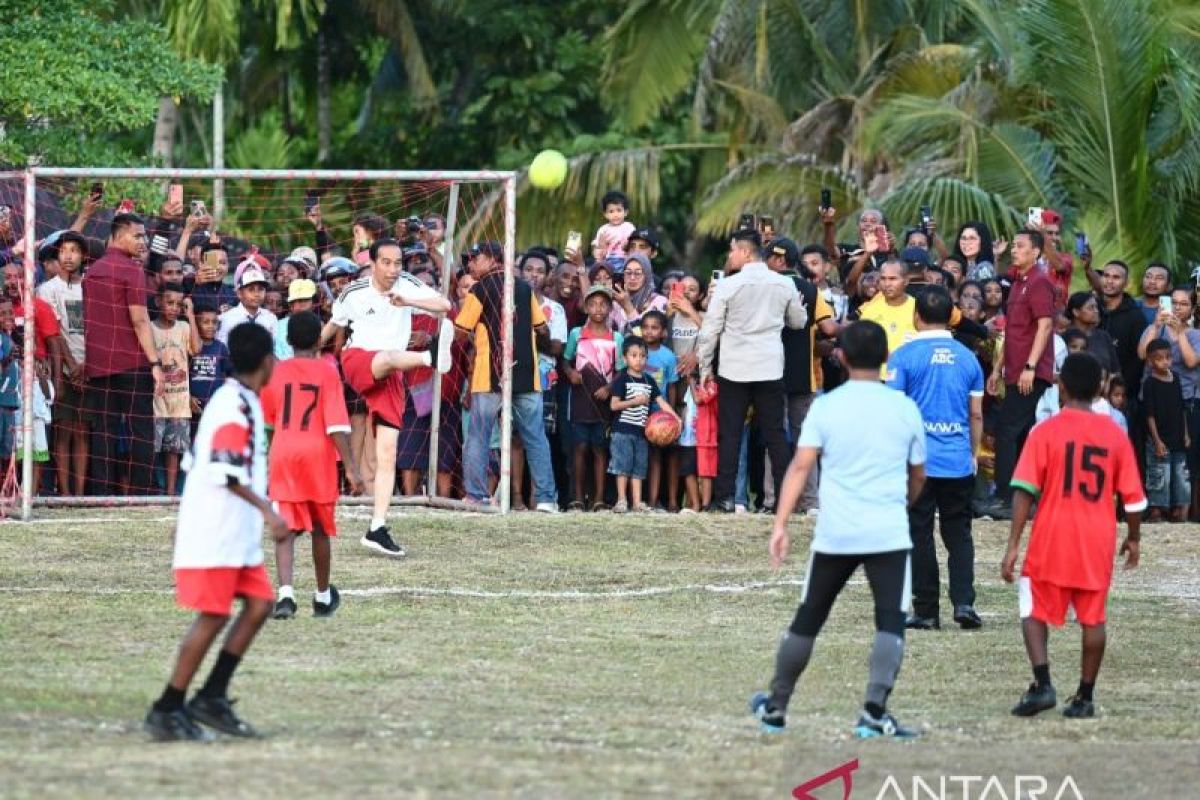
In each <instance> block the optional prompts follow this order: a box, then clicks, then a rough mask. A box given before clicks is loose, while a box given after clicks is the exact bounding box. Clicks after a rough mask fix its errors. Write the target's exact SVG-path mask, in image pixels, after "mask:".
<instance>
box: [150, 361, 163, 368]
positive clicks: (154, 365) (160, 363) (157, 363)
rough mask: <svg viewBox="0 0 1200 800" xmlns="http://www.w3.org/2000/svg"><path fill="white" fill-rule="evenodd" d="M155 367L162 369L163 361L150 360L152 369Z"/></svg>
mask: <svg viewBox="0 0 1200 800" xmlns="http://www.w3.org/2000/svg"><path fill="white" fill-rule="evenodd" d="M155 367H158V368H160V369H161V368H162V362H161V361H151V362H150V369H154V368H155Z"/></svg>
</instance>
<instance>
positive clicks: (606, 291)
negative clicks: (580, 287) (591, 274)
mask: <svg viewBox="0 0 1200 800" xmlns="http://www.w3.org/2000/svg"><path fill="white" fill-rule="evenodd" d="M594 294H602V295H604V296H605V297H607V298H608V299H609V300H612V297H613V293H612V289H610V288H608V287H607V286H605V285H604V284H603V283H593V284H592V285H591V288H589V289H588V290H587V291H586V292H584V293H583V302H585V303H586V302H587V300H588V298H589V297H591V296H592V295H594Z"/></svg>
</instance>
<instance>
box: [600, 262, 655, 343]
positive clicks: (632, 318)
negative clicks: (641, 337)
mask: <svg viewBox="0 0 1200 800" xmlns="http://www.w3.org/2000/svg"><path fill="white" fill-rule="evenodd" d="M623 276H624V278H623V280H624V285H623V286H622V285H621V284H615V285H614V286H613V299H614V300H616V302H615V303H614V304H613V310H612V320H613V322H614V324H615V325H616V328H617V330H619V331H629V330H630V329H638V328H639V327H640V326H639V323H640V322H641V320H642V314H645V313H646V312H647V311H649V310H651V309H655V310H657V311H662V312H663V313H664V314H665V313H666V310H667V298H666V297H664V296H663V295H661V294H659V293H658V292H656V291H654V272H653V269H652V268H651V266H650V259H648V258H646V257H645V256H644V255H642V254H641V253H634V254H633V255H631V256H630V257H629V258H628V259H626V261H625V272H624V273H623Z"/></svg>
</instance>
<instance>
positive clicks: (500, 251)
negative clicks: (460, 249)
mask: <svg viewBox="0 0 1200 800" xmlns="http://www.w3.org/2000/svg"><path fill="white" fill-rule="evenodd" d="M480 255H489V256H491V257H492V258H494V259H496V260H497V261H501V260H503V259H504V248H503V247H501V246H500V243H499V242H495V241H488V242H476V243H475V245H474V246H473V247H471V249H470V250H468V251H467V252H465V253H463V254H462V261H463V263H464V264H466V263H467V262H468V261H470V260H471V259H472V258H475V256H480Z"/></svg>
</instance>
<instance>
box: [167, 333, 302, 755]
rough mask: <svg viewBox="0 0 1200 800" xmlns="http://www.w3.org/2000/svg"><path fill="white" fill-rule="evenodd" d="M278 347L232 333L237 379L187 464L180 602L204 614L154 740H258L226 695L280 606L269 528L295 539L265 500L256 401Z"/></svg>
mask: <svg viewBox="0 0 1200 800" xmlns="http://www.w3.org/2000/svg"><path fill="white" fill-rule="evenodd" d="M274 349H275V346H274V343H273V342H272V341H271V334H270V333H268V332H267V330H266V329H265V328H262V327H259V326H258V325H255V324H253V323H249V322H247V323H243V324H241V325H238V326H237V327H235V328H234V329H233V330H232V331H231V332H230V334H229V359H230V361H231V362H232V364H233V377H232V378H230V379H228V380H227V381H225V383H224V385H222V386H221V388H219V389H217V391H216V392H215V393H214V394H213V396H212V399H211V400H209V402H208V405H207V406H205V408H204V414H203V415H202V416H201V417H200V427H199V428H197V430H196V437H195V443H194V445H193V449H192V452H191V453H189V454H188V456H187V458H186V459H184V463H183V468H184V469H185V470H187V473H188V479H187V483H186V484H185V485H184V488H183V497H182V498H181V499H180V501H179V521H178V523H177V524H176V526H175V558H174V561H173V565H174V567H175V599H176V601H177V602H178V603H179V605H181V606H183V607H184V608H190V609H193V610H195V611H196V612H198V616H197V617H196V621H195V623H194V624H193V625H192V627H191V629H190V630H188V632H187V635H185V636H184V638H183V642H182V644H180V646H179V656H178V658H177V659H176V661H175V668H174V670H173V671H172V672H171V678H170V680H169V681H168V683H167V686H166V688H165V689H164V690H163V693H162V695H161V696H160V697H159V698H158V700H156V701H155V703H154V705H153V706H151V707H150V711H149V713H148V714H146V721H145V729H146V732H147V733H149V734H150V736H151V737H153V738H154V739H155V740H157V741H160V742H164V741H188V740H190V741H210V740H211V739H212V738H213V735H212V733H210V732H209V731H206V730H205V729H203V728H201V727H200V726H199V725H197V724H196V723H197V722H201V723H203V724H205V725H207V726H208V727H210V728H214V729H216V730H218V731H221V732H222V733H228V734H230V735H232V736H257V735H258V734H257V733H256V732H255V730H254V728H253V727H251V726H250V725H249V724H248V723H246V722H244V721H242V720H241V719H239V718H238V716H237V714H235V713H234V712H233V707H232V704H231V703H230V701H229V698H228V695H227V691H228V688H229V681H230V679H231V678H232V677H233V672H234V670H236V669H237V666H238V664H239V663H240V662H241V660H242V658H243V657H244V656H245V654H246V649H247V648H249V647H250V643H251V642H253V641H254V637H255V636H256V635H257V634H258V631H259V629H260V628H261V627H262V624H263V623H264V622H266V620H267V617H268V616H270V615H271V605H272V601H274V599H275V593H274V592H273V591H271V579H270V578H269V577H268V576H267V570H266V569H265V568H264V567H263V551H262V531H263V523H264V522H265V523H266V525H267V529H268V530H269V531H270V532H271V536H272V538H274V539H275V540H276V541H278V540H280V539H282V538H284V537H285V536H287V532H288V531H287V526H286V525H285V524H284V521H283V520H282V519H280V518H279V515H278V514H276V513H275V512H274V511H273V510H272V509H271V504H270V501H268V500H267V498H266V493H267V454H266V452H265V451H266V448H265V446H264V443H265V438H266V436H265V433H264V430H263V415H262V406H261V405H260V404H259V400H258V393H259V392H260V391H262V388H263V386H265V385H266V383H267V381H269V380H270V378H271V369H272V367H273V366H274V364H275V355H274ZM237 597H240V598H242V600H243V602H244V605H243V606H242V613H241V614H239V615H238V618H237V619H236V620H235V621H234V623H233V626H232V627H231V628H230V629H229V634H228V635H227V636H226V637H225V643H224V644H223V645H222V647H221V652H220V653H219V654H218V655H217V660H216V663H215V664H213V668H212V672H210V673H209V675H208V679H207V680H206V681H205V682H204V685H203V686H202V687H200V690H199V691H198V692H196V694H195V695H194V696H193V697H192V700H191V702H189V703H188V704H187V706H186V707H185V706H184V702H183V701H184V696H185V694H186V693H187V689H188V686H189V685H190V684H191V682H192V678H193V677H195V675H196V670H198V669H199V668H200V664H201V662H203V661H204V656H205V654H206V653H207V652H208V649H209V648H210V647H212V643H213V642H214V641H215V640H216V638H217V634H219V633H220V632H221V629H222V628H224V627H225V626H226V625H227V624H228V623H229V617H230V612H231V610H232V607H233V601H234V598H237Z"/></svg>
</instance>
